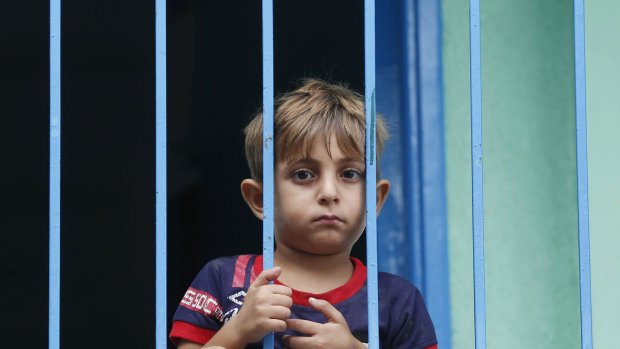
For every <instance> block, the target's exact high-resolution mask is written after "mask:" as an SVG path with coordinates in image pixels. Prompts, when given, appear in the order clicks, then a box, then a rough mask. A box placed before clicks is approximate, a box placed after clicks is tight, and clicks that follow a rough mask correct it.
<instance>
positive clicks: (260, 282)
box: [252, 267, 282, 287]
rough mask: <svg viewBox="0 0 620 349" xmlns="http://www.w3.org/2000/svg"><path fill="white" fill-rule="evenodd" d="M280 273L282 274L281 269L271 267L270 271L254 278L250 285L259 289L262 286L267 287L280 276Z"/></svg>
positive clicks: (264, 271) (265, 271)
mask: <svg viewBox="0 0 620 349" xmlns="http://www.w3.org/2000/svg"><path fill="white" fill-rule="evenodd" d="M281 273H282V268H280V267H273V268H271V269H267V270H263V271H262V272H261V273H260V274H259V275H258V276H257V277H256V280H254V283H252V286H254V287H260V286H264V285H269V283H270V282H271V281H273V280H275V279H277V278H278V276H280V274H281Z"/></svg>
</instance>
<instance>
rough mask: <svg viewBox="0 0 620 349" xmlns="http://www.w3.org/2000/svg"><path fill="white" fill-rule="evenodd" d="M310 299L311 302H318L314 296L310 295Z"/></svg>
mask: <svg viewBox="0 0 620 349" xmlns="http://www.w3.org/2000/svg"><path fill="white" fill-rule="evenodd" d="M308 301H309V302H310V303H315V302H316V298H314V297H310V298H308Z"/></svg>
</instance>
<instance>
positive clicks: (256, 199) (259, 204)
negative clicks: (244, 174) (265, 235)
mask: <svg viewBox="0 0 620 349" xmlns="http://www.w3.org/2000/svg"><path fill="white" fill-rule="evenodd" d="M241 195H242V196H243V199H244V200H245V202H246V203H247V204H248V206H249V207H250V210H252V213H254V215H255V216H256V218H258V219H260V220H263V185H262V184H261V183H259V182H258V181H255V180H253V179H244V180H242V181H241Z"/></svg>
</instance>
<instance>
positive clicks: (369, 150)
mask: <svg viewBox="0 0 620 349" xmlns="http://www.w3.org/2000/svg"><path fill="white" fill-rule="evenodd" d="M364 64H365V66H364V72H365V77H364V80H365V91H364V99H365V102H364V109H365V114H366V250H367V252H366V253H367V264H368V277H367V290H368V347H369V348H370V349H378V348H379V321H378V319H379V301H378V300H379V295H378V289H377V284H378V276H377V212H376V208H375V207H376V202H377V191H376V190H377V189H376V186H377V170H376V168H377V167H376V166H377V164H376V161H375V158H376V156H375V155H376V148H375V138H376V130H375V117H376V111H375V1H374V0H365V1H364Z"/></svg>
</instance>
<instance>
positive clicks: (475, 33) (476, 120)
mask: <svg viewBox="0 0 620 349" xmlns="http://www.w3.org/2000/svg"><path fill="white" fill-rule="evenodd" d="M469 5H470V9H469V21H470V22H469V39H470V64H471V67H470V84H471V87H470V88H471V92H470V93H471V172H472V225H473V227H472V228H473V240H474V241H473V245H474V310H475V314H474V322H475V326H476V330H475V332H476V334H475V337H476V349H484V348H486V304H485V289H484V286H485V285H484V200H483V190H482V185H483V181H482V81H481V63H480V0H470V3H469Z"/></svg>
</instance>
